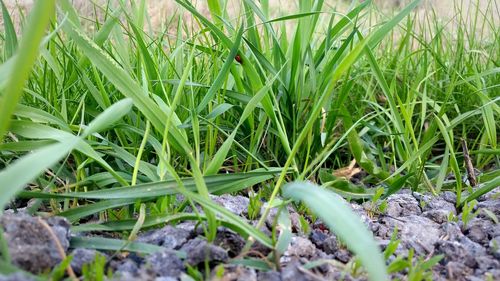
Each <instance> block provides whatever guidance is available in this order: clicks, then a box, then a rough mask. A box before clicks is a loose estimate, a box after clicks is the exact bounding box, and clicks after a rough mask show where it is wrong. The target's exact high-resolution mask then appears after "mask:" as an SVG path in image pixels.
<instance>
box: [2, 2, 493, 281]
mask: <svg viewBox="0 0 500 281" xmlns="http://www.w3.org/2000/svg"><path fill="white" fill-rule="evenodd" d="M54 2H55V1H51V3H54ZM355 2H357V1H354V2H353V5H352V6H351V9H350V10H349V11H347V12H345V13H340V12H337V11H335V10H333V9H332V8H331V7H329V6H327V5H324V3H323V1H322V0H315V1H300V2H299V3H300V4H299V6H298V10H297V11H295V12H294V13H293V14H286V15H282V16H278V17H276V18H271V17H270V16H269V14H270V11H269V6H268V2H267V1H261V2H260V4H258V3H256V2H254V1H251V0H242V1H241V11H240V14H238V16H236V17H230V16H229V15H227V14H226V13H225V12H223V11H224V9H223V7H224V5H225V2H224V1H218V0H211V1H210V0H209V1H207V3H208V7H209V12H210V15H207V14H203V13H202V12H200V11H199V10H197V9H196V8H195V7H194V6H192V4H191V3H190V2H189V1H184V0H177V3H178V7H179V9H182V11H186V12H188V13H189V14H190V15H191V16H192V19H193V20H192V22H194V24H192V23H189V22H187V21H185V20H184V18H183V17H181V16H178V15H177V14H176V15H174V16H172V18H171V19H167V20H166V21H165V26H164V29H163V30H161V31H160V32H158V33H153V32H145V31H143V30H144V26H145V11H144V7H145V6H144V5H145V1H138V4H136V5H132V6H127V5H125V4H124V2H123V1H117V3H114V4H113V5H112V4H111V3H108V5H106V6H97V5H96V7H95V9H96V10H99V11H100V13H101V14H102V15H103V20H102V21H99V20H95V21H90V20H85V21H84V20H83V19H81V18H80V17H79V15H78V11H76V10H75V9H74V8H73V6H72V5H71V4H70V2H69V1H67V0H61V1H59V2H58V4H59V6H58V7H59V9H58V13H59V15H58V17H57V21H56V20H55V19H56V17H55V16H54V15H55V14H54V13H55V11H56V10H55V9H54V7H53V6H51V5H41V4H40V5H36V7H34V9H33V11H32V12H31V14H30V16H29V17H28V18H27V22H26V27H25V30H24V32H23V35H22V37H21V38H20V40H19V44H18V43H17V42H18V38H17V35H16V33H15V28H14V27H13V24H12V21H10V20H9V18H10V16H9V13H8V11H7V10H6V9H5V8H4V9H3V18H4V30H5V34H4V36H3V37H2V44H1V50H2V54H3V56H1V58H2V61H3V63H2V65H1V66H0V86H1V88H0V89H1V96H0V108H1V109H2V110H1V112H2V115H1V116H0V136H1V137H0V138H1V139H3V142H2V143H1V144H0V161H1V162H0V167H2V170H1V171H0V183H1V186H0V192H1V193H2V197H1V199H0V206H1V207H2V208H1V209H0V212H3V210H4V208H5V206H7V204H8V203H9V201H11V200H14V198H15V196H16V194H17V196H18V197H19V198H36V199H37V200H38V201H37V203H36V204H35V206H39V205H40V204H47V205H49V206H50V210H51V214H57V215H63V216H66V217H68V218H69V219H70V220H71V221H72V223H73V225H74V230H75V231H90V230H104V231H112V232H114V231H132V232H131V233H130V232H128V233H127V234H126V235H125V237H124V240H123V241H122V242H119V241H118V242H113V243H116V246H115V248H116V249H117V250H118V249H123V248H124V247H125V246H127V247H128V246H130V247H132V244H130V243H131V241H129V239H127V237H129V236H128V235H129V234H130V237H131V238H133V236H135V234H136V233H137V231H138V230H139V229H140V228H142V227H152V226H155V225H159V224H162V223H164V222H165V221H170V222H177V221H182V220H199V221H206V222H207V223H206V224H205V225H206V228H205V235H206V237H207V239H208V240H213V239H214V238H215V234H216V230H217V226H218V225H224V226H226V227H229V228H231V229H233V230H235V231H237V232H238V233H240V234H241V235H242V236H244V237H246V238H248V244H247V248H248V247H249V246H250V245H251V243H253V241H259V242H260V243H261V244H263V245H265V246H267V247H269V248H271V249H273V252H272V254H271V255H274V258H276V257H278V256H279V255H280V253H282V250H283V247H285V249H286V245H288V243H289V239H287V235H285V234H283V233H282V235H281V237H280V238H279V239H277V240H276V241H275V240H272V239H270V238H269V237H267V236H265V235H264V234H263V233H262V232H261V231H259V230H258V229H259V227H260V226H262V225H263V223H264V221H265V219H266V217H267V215H268V214H269V211H270V208H271V207H275V206H282V205H286V204H294V203H292V202H291V201H281V200H278V196H279V195H280V194H282V191H284V195H286V196H289V197H291V198H293V199H296V200H298V201H302V202H303V203H296V204H294V205H295V206H299V207H300V206H302V207H304V208H305V209H306V210H308V211H307V213H311V212H312V213H314V214H315V215H317V216H319V217H321V218H322V219H323V220H324V221H325V222H327V224H328V226H329V227H331V229H332V230H333V231H334V232H336V233H337V234H338V235H340V236H342V235H344V237H348V236H346V234H345V233H346V231H352V232H351V233H356V234H359V237H357V236H356V237H357V238H354V236H353V237H352V239H348V238H346V239H345V242H346V244H347V246H348V247H349V248H350V249H352V250H353V251H354V252H355V253H357V254H358V255H359V257H360V260H361V261H362V263H363V265H364V268H365V269H366V271H367V273H368V274H369V276H370V277H371V278H372V280H384V279H386V278H387V277H386V276H387V275H386V274H387V273H386V270H385V267H384V266H383V265H384V264H385V263H383V259H382V255H381V254H380V253H378V250H377V249H376V247H375V246H374V245H375V244H374V242H373V238H372V237H371V235H370V234H369V233H367V232H366V230H365V229H364V227H363V226H362V225H361V224H360V223H359V224H358V223H353V224H352V225H351V224H349V223H348V222H349V221H350V219H342V218H343V216H346V218H350V217H351V216H352V214H351V213H350V210H349V209H348V208H346V207H343V206H342V204H335V208H338V213H339V214H340V215H339V217H331V216H329V215H327V214H330V213H331V210H330V209H329V208H328V206H324V204H323V205H321V206H317V204H318V203H319V202H322V201H321V200H326V198H330V199H331V200H332V201H333V202H335V200H336V199H335V198H336V197H335V196H334V194H333V192H337V193H339V194H341V195H343V196H344V197H347V198H349V199H351V198H354V199H363V200H370V199H371V198H373V197H374V196H376V198H374V199H375V200H378V199H379V198H380V196H384V197H387V196H388V195H389V194H392V193H394V192H397V191H398V190H399V189H401V188H403V187H409V188H411V189H413V190H419V191H428V192H432V193H434V194H438V193H440V192H442V191H443V190H453V191H455V192H456V193H457V196H458V201H457V202H458V203H457V204H458V205H459V207H461V206H468V205H467V202H469V201H473V200H474V199H476V198H477V197H478V196H480V195H482V194H485V193H487V192H489V191H490V190H492V189H494V188H495V187H497V186H498V185H499V179H500V174H499V171H498V167H499V164H500V163H499V162H500V161H499V160H500V159H499V155H500V154H499V150H498V147H497V141H498V132H497V130H498V124H497V122H495V120H498V115H499V112H500V109H499V106H498V101H499V99H500V95H499V94H498V93H499V90H498V85H500V75H499V74H498V73H499V62H500V60H499V59H500V49H499V48H498V46H499V38H500V34H499V32H500V31H499V30H498V27H497V26H498V25H496V24H495V20H496V18H495V11H498V7H497V5H498V4H496V2H495V1H490V3H489V5H488V6H487V8H486V9H481V10H480V9H476V10H475V11H465V10H464V8H463V6H461V5H460V4H459V2H460V1H456V3H457V4H456V5H455V14H456V15H455V17H454V18H453V20H452V22H445V23H443V22H442V21H441V20H440V19H439V18H438V17H437V16H436V14H435V13H433V11H432V10H429V11H427V12H425V13H422V12H419V13H414V12H412V11H413V10H415V8H416V7H417V6H418V4H419V1H413V2H412V3H410V4H409V5H408V6H407V7H405V8H403V9H402V10H400V11H398V12H397V13H395V14H393V15H387V14H385V13H386V12H384V11H379V10H377V9H376V7H375V6H374V5H372V4H371V2H370V1H364V2H363V3H361V4H356V3H355ZM49 22H50V23H51V24H50V26H48V23H49ZM450 25H452V26H453V28H455V29H456V30H450V28H449V26H450ZM47 26H48V29H47V28H46V27H47ZM171 30H174V32H175V36H167V35H168V34H169V32H170V31H171ZM477 30H481V31H482V32H480V33H477V32H476V31H477ZM485 30H487V31H488V32H486V31H485ZM44 31H47V32H46V33H44ZM44 34H45V37H43V36H44ZM477 34H480V35H477ZM18 101H19V102H18ZM462 139H463V140H465V141H466V142H467V143H468V146H469V150H470V153H471V155H472V157H473V158H474V160H475V161H474V163H473V164H474V167H476V168H477V169H479V170H480V171H482V172H483V173H482V174H481V175H480V177H479V182H480V188H479V189H477V190H476V191H475V192H472V189H471V187H469V186H467V185H465V184H464V183H463V182H462V180H461V179H462V177H463V176H464V175H465V169H464V165H463V164H462V163H463V156H462V155H463V154H462V151H461V140H462ZM353 159H355V160H356V163H357V164H358V165H359V166H360V167H361V168H362V169H363V170H365V171H366V172H367V173H368V176H367V177H366V178H364V179H363V184H364V185H360V186H354V185H353V184H350V183H349V182H347V181H345V180H342V179H337V178H335V177H333V176H332V171H333V170H336V169H340V168H342V167H346V166H348V165H349V163H350V162H351V160H353ZM450 173H452V174H453V175H454V178H453V177H449V174H450ZM332 177H333V178H332ZM304 181H307V182H304ZM287 182H294V183H291V184H290V185H285V183H287ZM314 183H317V184H324V185H325V186H328V189H325V188H319V187H317V186H316V184H314ZM326 183H328V184H326ZM28 184H29V187H28V190H26V186H27V185H28ZM370 185H374V186H377V187H382V188H383V189H379V190H382V191H383V193H384V194H383V195H382V194H380V193H379V192H377V193H375V192H374V191H373V190H374V189H371V188H366V186H370ZM23 189H24V190H23ZM249 189H251V190H253V191H252V192H250V193H253V192H257V193H258V196H259V198H262V199H263V200H265V201H267V202H268V204H267V205H266V206H267V207H266V209H265V212H264V214H263V215H262V216H260V217H259V222H258V224H257V227H254V226H252V225H250V224H248V223H247V222H245V221H244V220H242V219H241V218H239V217H237V216H235V215H234V214H232V213H230V212H228V211H227V210H226V209H224V208H222V207H220V206H218V205H216V204H214V203H213V202H212V201H211V200H210V197H209V194H210V193H213V194H224V193H237V192H240V193H247V192H248V190H249ZM312 191H313V192H312ZM311 192H312V193H311ZM176 193H181V194H183V195H184V196H185V198H187V199H186V201H185V202H183V203H182V204H181V206H186V205H194V204H198V205H200V206H202V208H203V210H204V212H203V214H200V213H184V212H183V210H182V208H180V209H179V208H178V207H177V206H179V205H178V203H179V202H176V197H175V194H176ZM96 200H101V201H97V202H96ZM301 204H303V205H301ZM308 207H310V208H311V209H309V208H308ZM141 210H142V211H141ZM193 210H196V208H193ZM31 211H32V212H36V208H32V209H31ZM144 212H147V213H148V214H149V215H148V216H147V217H146V218H144ZM93 214H97V215H98V216H99V218H101V219H102V222H101V223H99V224H80V223H79V222H80V220H81V219H83V218H85V217H87V216H90V215H93ZM137 215H138V216H139V217H142V219H140V220H137V219H134V218H136V216H137ZM216 215H217V216H216ZM104 218H113V219H111V220H108V221H105V220H104ZM284 220H285V224H286V217H285V218H284ZM132 234H134V235H132ZM130 240H131V239H130ZM359 241H366V243H367V244H366V245H371V246H368V247H372V246H373V250H371V251H365V252H364V251H361V250H360V249H359V248H358V246H356V245H357V244H356V243H357V242H359ZM78 243H80V244H83V245H85V244H86V242H85V241H83V240H82V241H78ZM90 243H91V242H88V243H87V244H90ZM92 243H93V242H92ZM95 243H97V242H95ZM100 243H103V244H106V242H105V241H104V242H103V241H101V242H100ZM120 243H122V244H120ZM80 244H79V245H80ZM113 245H114V244H113ZM134 245H135V244H134ZM136 247H139V248H140V246H136ZM269 258H270V259H271V260H272V259H273V258H272V257H269ZM276 260H279V258H278V259H276ZM410 264H411V261H410ZM276 266H279V265H276ZM415 270H416V271H417V272H419V271H418V269H415ZM417 275H418V274H417Z"/></svg>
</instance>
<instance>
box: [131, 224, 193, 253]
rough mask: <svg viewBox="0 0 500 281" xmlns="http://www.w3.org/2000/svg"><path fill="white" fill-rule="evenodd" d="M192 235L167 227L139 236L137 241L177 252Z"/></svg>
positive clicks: (189, 232) (188, 232) (180, 229)
mask: <svg viewBox="0 0 500 281" xmlns="http://www.w3.org/2000/svg"><path fill="white" fill-rule="evenodd" d="M193 229H194V227H193ZM191 235H192V232H191V231H189V230H186V229H182V228H176V227H173V226H170V225H167V226H165V227H163V228H160V229H155V230H151V231H148V232H146V233H144V234H141V235H139V237H138V238H137V240H136V241H137V242H142V243H149V244H154V245H158V246H162V247H165V248H167V249H171V250H177V249H179V248H180V247H181V246H182V245H184V243H186V242H187V241H188V239H189V238H190V237H191Z"/></svg>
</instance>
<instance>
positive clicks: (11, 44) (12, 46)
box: [0, 0, 17, 60]
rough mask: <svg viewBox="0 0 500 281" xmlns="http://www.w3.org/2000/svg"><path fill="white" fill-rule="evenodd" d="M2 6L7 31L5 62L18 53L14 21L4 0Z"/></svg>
mask: <svg viewBox="0 0 500 281" xmlns="http://www.w3.org/2000/svg"><path fill="white" fill-rule="evenodd" d="M0 4H1V5H2V16H3V27H4V30H5V43H4V48H5V50H4V51H5V56H4V60H6V59H8V58H10V57H12V56H13V55H14V53H15V52H16V49H17V34H16V30H15V29H14V24H13V23H12V19H11V17H10V14H9V10H7V7H6V6H5V3H4V2H3V0H1V1H0Z"/></svg>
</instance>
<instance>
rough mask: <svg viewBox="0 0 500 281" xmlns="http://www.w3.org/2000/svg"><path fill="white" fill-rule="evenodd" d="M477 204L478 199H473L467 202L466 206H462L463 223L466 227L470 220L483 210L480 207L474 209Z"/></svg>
mask: <svg viewBox="0 0 500 281" xmlns="http://www.w3.org/2000/svg"><path fill="white" fill-rule="evenodd" d="M476 205H477V200H472V201H470V202H469V203H467V204H465V205H464V207H463V208H462V222H463V224H464V225H463V227H464V229H465V228H467V225H468V224H469V222H470V221H471V220H472V219H473V218H475V217H476V216H477V215H478V214H479V213H480V212H481V210H479V209H478V210H476V211H474V209H475V208H476Z"/></svg>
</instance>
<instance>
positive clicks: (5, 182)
mask: <svg viewBox="0 0 500 281" xmlns="http://www.w3.org/2000/svg"><path fill="white" fill-rule="evenodd" d="M127 104H129V102H123V103H117V104H114V105H112V106H111V107H109V108H108V109H106V110H105V111H104V112H103V113H102V114H100V115H99V116H97V117H96V119H95V120H96V122H95V123H94V125H92V126H90V127H89V128H90V129H88V131H87V132H88V133H92V132H94V131H95V130H100V129H103V128H104V124H103V123H105V120H104V119H103V118H108V117H109V118H112V120H118V119H119V118H121V117H123V115H125V114H126V113H127V112H128V111H129V110H130V106H127ZM126 109H128V110H126ZM48 128H50V127H48ZM52 129H53V128H52ZM54 130H55V132H56V133H55V134H57V133H58V132H60V133H59V134H63V133H64V135H63V136H59V137H57V136H55V139H57V140H58V141H59V142H58V143H56V144H52V145H49V146H46V147H43V148H41V149H39V150H37V151H35V152H33V153H31V154H28V155H26V156H24V157H22V158H20V159H19V160H17V161H15V162H14V163H13V164H11V165H9V166H7V168H5V169H4V170H2V171H0V182H1V183H2V185H1V186H0V193H1V194H2V196H1V197H0V213H2V212H3V210H4V207H5V205H6V204H7V203H8V202H9V200H10V199H11V198H12V197H13V196H14V195H15V194H17V193H18V192H19V191H20V190H21V189H22V188H24V187H25V185H26V184H27V183H29V182H30V181H32V180H33V179H34V178H36V177H37V176H38V175H39V174H41V173H42V172H43V171H45V169H47V168H49V167H51V166H52V165H54V164H56V163H57V162H58V161H59V160H60V159H61V158H63V157H64V156H66V155H67V154H68V153H70V152H71V151H72V150H73V149H74V148H76V147H78V146H79V145H80V144H81V143H82V142H83V140H82V138H81V137H77V136H73V135H71V134H69V133H66V132H63V131H59V130H56V129H54Z"/></svg>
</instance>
